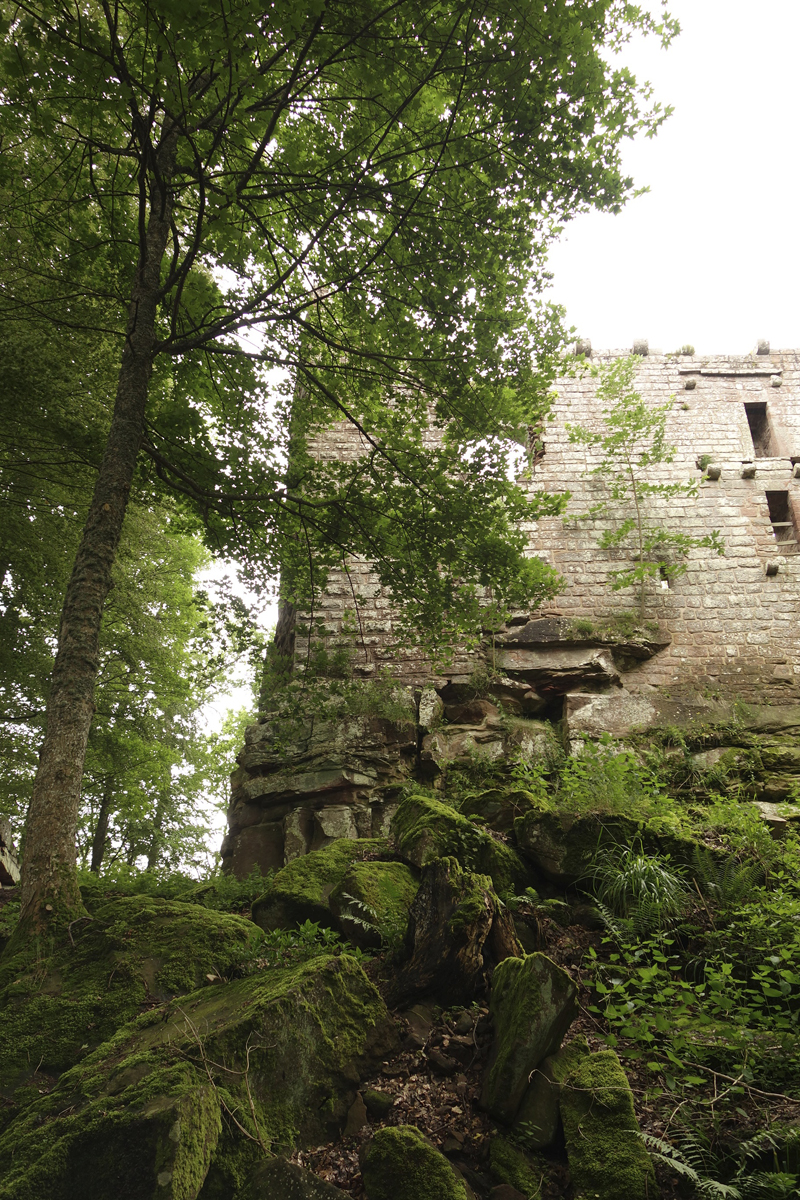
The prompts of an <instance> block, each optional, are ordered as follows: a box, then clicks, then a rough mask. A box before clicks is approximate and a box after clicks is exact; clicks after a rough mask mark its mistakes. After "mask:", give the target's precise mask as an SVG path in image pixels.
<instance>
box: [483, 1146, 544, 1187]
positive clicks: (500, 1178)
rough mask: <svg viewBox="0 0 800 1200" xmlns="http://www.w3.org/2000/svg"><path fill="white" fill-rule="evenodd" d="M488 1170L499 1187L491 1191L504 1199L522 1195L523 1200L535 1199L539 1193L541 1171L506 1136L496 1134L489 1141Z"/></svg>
mask: <svg viewBox="0 0 800 1200" xmlns="http://www.w3.org/2000/svg"><path fill="white" fill-rule="evenodd" d="M489 1170H490V1172H491V1175H492V1179H495V1180H497V1182H498V1184H499V1187H497V1188H496V1189H495V1190H494V1191H492V1197H493V1198H494V1196H495V1192H496V1193H497V1195H498V1196H500V1197H501V1198H504V1200H506V1198H507V1200H513V1198H514V1197H515V1196H522V1197H523V1200H536V1197H537V1196H538V1195H539V1190H540V1183H541V1179H542V1172H541V1171H538V1172H537V1171H536V1169H535V1167H534V1164H533V1163H532V1162H531V1159H530V1157H529V1155H527V1154H526V1153H525V1151H524V1150H521V1149H520V1147H519V1146H515V1145H514V1143H513V1142H510V1141H509V1140H508V1138H504V1137H503V1136H502V1134H498V1135H496V1136H495V1137H493V1138H492V1140H491V1142H490V1143H489Z"/></svg>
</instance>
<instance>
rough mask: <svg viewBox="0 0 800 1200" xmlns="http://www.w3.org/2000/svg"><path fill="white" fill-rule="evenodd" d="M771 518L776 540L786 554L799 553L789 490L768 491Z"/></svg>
mask: <svg viewBox="0 0 800 1200" xmlns="http://www.w3.org/2000/svg"><path fill="white" fill-rule="evenodd" d="M767 504H768V505H769V519H770V522H771V524H772V532H773V533H774V534H775V541H776V542H777V543H778V546H779V547H780V549H781V550H782V551H783V552H784V554H796V553H797V530H796V528H795V524H794V520H793V516H794V514H793V513H792V504H791V500H790V499H789V493H788V492H784V491H781V492H767Z"/></svg>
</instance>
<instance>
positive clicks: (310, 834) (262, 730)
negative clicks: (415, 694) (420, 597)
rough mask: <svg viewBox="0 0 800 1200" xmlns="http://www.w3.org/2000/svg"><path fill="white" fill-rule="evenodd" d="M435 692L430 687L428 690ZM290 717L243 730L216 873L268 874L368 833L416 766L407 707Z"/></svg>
mask: <svg viewBox="0 0 800 1200" xmlns="http://www.w3.org/2000/svg"><path fill="white" fill-rule="evenodd" d="M434 695H435V693H434ZM407 700H408V705H407V708H408V718H407V720H406V721H405V722H400V724H398V723H397V722H395V721H392V720H388V719H385V718H383V717H378V716H374V717H373V716H361V717H352V716H348V715H347V714H346V713H345V712H343V713H342V716H341V718H340V719H339V720H333V719H331V720H324V721H322V720H313V719H307V720H298V719H294V718H290V716H289V715H288V714H281V713H273V714H270V715H269V716H268V717H265V718H263V719H262V720H261V721H260V722H259V723H258V724H256V725H252V726H250V728H249V729H248V730H247V731H246V734H245V746H244V749H243V750H242V751H241V753H240V754H239V756H238V762H239V764H240V765H239V768H238V770H237V771H235V772H234V774H233V776H232V777H231V803H230V807H229V811H228V827H229V828H228V835H227V837H226V838H225V841H224V842H223V846H222V851H221V853H222V860H223V869H224V870H226V871H232V872H233V873H234V874H235V875H236V876H237V877H239V878H242V877H244V876H245V875H247V874H248V872H249V871H250V869H251V868H252V866H253V865H255V866H258V867H260V868H261V870H262V871H264V872H266V871H267V870H276V869H280V867H282V866H284V865H285V864H286V863H287V862H289V861H291V859H293V858H296V857H298V856H299V855H302V854H306V853H308V852H309V851H310V850H318V849H320V848H322V847H324V846H326V845H328V844H330V842H331V841H333V840H335V839H340V838H350V839H352V838H363V837H369V836H372V835H374V834H375V833H376V832H377V831H379V830H380V827H381V825H382V824H383V823H384V819H385V814H384V805H385V803H386V801H387V800H388V799H389V798H390V794H391V791H392V788H393V787H395V786H397V785H399V784H401V783H402V782H403V781H404V780H405V779H406V778H407V777H408V775H409V773H410V772H411V770H412V768H413V766H414V764H415V762H416V752H417V740H416V724H415V722H416V713H415V710H414V705H413V701H412V699H411V696H410V694H408V696H407Z"/></svg>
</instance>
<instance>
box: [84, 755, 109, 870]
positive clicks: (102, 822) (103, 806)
mask: <svg viewBox="0 0 800 1200" xmlns="http://www.w3.org/2000/svg"><path fill="white" fill-rule="evenodd" d="M113 784H114V777H113V776H109V777H108V778H107V779H106V782H105V785H104V786H103V798H102V800H101V801H100V812H99V813H98V814H97V824H96V825H95V827H94V837H93V838H92V863H91V866H90V867H89V870H90V871H94V873H95V875H99V874H100V867H101V866H102V863H103V857H104V855H105V852H106V840H107V838H108V818H109V817H110V816H111V801H112V798H113V795H114V792H113Z"/></svg>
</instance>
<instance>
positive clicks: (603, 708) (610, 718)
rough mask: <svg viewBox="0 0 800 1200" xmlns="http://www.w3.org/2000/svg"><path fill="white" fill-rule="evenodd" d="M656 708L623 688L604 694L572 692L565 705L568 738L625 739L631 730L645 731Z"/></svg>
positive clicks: (651, 721) (648, 701)
mask: <svg viewBox="0 0 800 1200" xmlns="http://www.w3.org/2000/svg"><path fill="white" fill-rule="evenodd" d="M657 715H658V714H657V709H656V707H655V705H654V704H652V703H651V702H650V700H648V699H647V697H645V696H632V695H631V694H630V693H629V692H627V691H625V689H624V688H618V689H615V690H614V691H613V692H609V693H607V694H603V695H597V694H594V695H593V694H591V693H588V694H587V693H583V692H572V693H571V694H570V695H569V696H567V697H566V700H565V702H564V720H565V724H566V732H567V736H568V738H570V739H572V738H576V737H579V736H584V737H591V738H597V737H600V736H601V735H602V734H603V733H611V734H613V735H614V736H615V737H622V736H623V735H624V734H626V733H630V731H631V730H632V729H637V728H646V727H647V726H649V725H651V724H652V723H653V722H654V721H655V719H656V717H657Z"/></svg>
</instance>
